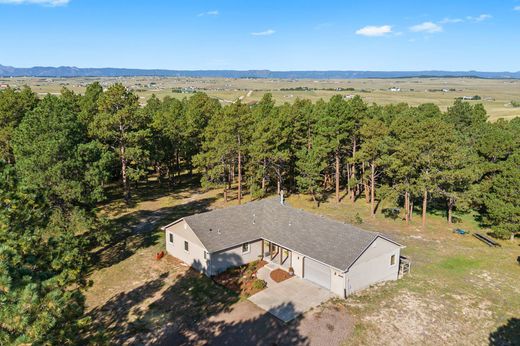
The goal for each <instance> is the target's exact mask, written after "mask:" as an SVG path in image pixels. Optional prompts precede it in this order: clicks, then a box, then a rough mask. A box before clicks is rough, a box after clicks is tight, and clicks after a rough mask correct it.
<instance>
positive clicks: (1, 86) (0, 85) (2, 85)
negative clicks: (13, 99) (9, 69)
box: [0, 84, 9, 89]
mask: <svg viewBox="0 0 520 346" xmlns="http://www.w3.org/2000/svg"><path fill="white" fill-rule="evenodd" d="M7 88H9V84H0V89H7Z"/></svg>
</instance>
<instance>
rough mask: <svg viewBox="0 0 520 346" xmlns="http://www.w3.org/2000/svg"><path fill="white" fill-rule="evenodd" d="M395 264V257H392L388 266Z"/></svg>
mask: <svg viewBox="0 0 520 346" xmlns="http://www.w3.org/2000/svg"><path fill="white" fill-rule="evenodd" d="M394 264H395V255H392V257H390V265H391V266H393V265H394Z"/></svg>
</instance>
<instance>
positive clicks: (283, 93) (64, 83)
mask: <svg viewBox="0 0 520 346" xmlns="http://www.w3.org/2000/svg"><path fill="white" fill-rule="evenodd" d="M96 80H97V81H99V82H100V83H101V84H102V85H103V86H108V85H110V84H113V83H116V82H121V83H123V84H124V85H126V86H127V87H129V88H131V89H133V90H134V91H135V92H137V94H138V95H139V96H140V97H141V102H143V103H144V102H145V101H146V99H147V98H149V97H150V96H151V95H152V94H155V95H157V96H158V97H160V98H162V97H164V96H167V95H169V96H172V97H178V98H183V97H187V96H188V97H189V95H190V92H193V91H203V92H206V93H207V94H209V95H210V96H213V97H216V98H218V99H219V100H220V101H221V102H222V103H223V104H226V103H230V102H234V101H235V100H237V99H242V100H243V101H244V102H252V101H257V100H259V99H260V98H261V97H262V95H263V94H264V93H266V92H270V93H272V94H273V96H274V98H275V100H276V101H277V102H278V103H283V102H293V101H294V100H295V99H296V98H297V97H300V98H308V99H311V100H313V101H316V100H318V99H320V98H323V99H328V98H330V97H331V96H332V95H335V94H342V95H344V96H348V95H360V96H362V97H363V98H364V99H365V100H366V101H367V102H370V103H372V102H376V103H378V104H388V103H398V102H406V103H409V104H410V105H419V104H421V103H426V102H432V103H435V104H437V105H438V106H439V107H440V108H441V109H443V110H445V109H446V108H447V107H448V106H450V105H451V104H452V103H453V101H454V99H455V98H457V97H463V96H474V95H478V96H480V97H481V98H482V99H481V100H480V101H470V102H481V103H483V104H484V105H485V107H486V109H487V111H488V114H489V115H490V119H491V120H492V121H493V120H496V119H499V118H506V119H510V118H513V117H516V116H519V115H520V108H514V107H512V106H511V104H510V103H511V101H518V102H520V80H502V79H476V78H402V79H350V80H287V79H246V78H244V79H226V78H172V77H168V78H166V77H164V78H161V77H118V78H108V77H104V78H3V79H0V84H9V85H11V86H13V87H20V86H22V85H29V86H30V87H31V88H33V90H35V91H36V92H38V93H41V94H46V93H58V92H59V91H60V89H61V88H62V87H67V88H69V89H72V90H74V91H75V92H78V93H82V92H84V90H85V87H86V85H88V84H89V83H92V82H94V81H96ZM392 88H394V90H397V89H399V91H391V89H392ZM302 89H303V90H302ZM443 90H444V91H443ZM174 91H175V92H174Z"/></svg>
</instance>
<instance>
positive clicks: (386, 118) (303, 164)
mask: <svg viewBox="0 0 520 346" xmlns="http://www.w3.org/2000/svg"><path fill="white" fill-rule="evenodd" d="M0 161H1V163H0V344H23V343H36V344H39V343H40V344H41V343H49V344H74V343H78V342H80V340H79V338H80V335H82V333H80V332H79V331H80V330H85V328H88V325H89V324H90V323H91V320H90V318H89V317H88V316H85V314H84V309H85V306H84V296H83V293H82V292H83V291H82V290H83V288H85V287H86V286H88V285H89V282H88V280H87V278H88V273H89V271H91V270H92V268H93V267H95V265H96V263H95V261H96V256H93V255H92V254H93V251H94V249H96V248H99V247H102V246H104V245H105V244H107V243H109V242H113V241H115V240H117V237H118V234H117V233H114V232H113V231H111V228H110V223H108V221H106V220H104V219H103V218H102V217H100V215H99V213H98V209H97V207H98V206H99V205H100V203H101V202H103V201H104V200H106V199H107V198H109V197H110V196H109V191H110V189H109V187H111V186H114V185H121V186H122V188H123V191H124V200H125V203H126V204H127V206H128V207H131V206H132V205H133V203H135V196H133V194H132V192H133V191H136V190H137V188H138V187H139V184H145V183H148V180H149V178H150V177H151V176H154V177H157V184H158V186H159V188H160V189H169V188H174V187H177V186H179V185H180V184H186V182H188V183H189V184H195V185H198V184H199V182H198V179H197V177H198V176H199V175H200V184H201V185H202V188H203V189H209V188H216V189H220V190H221V192H222V196H223V200H224V201H226V202H228V201H231V200H233V201H236V202H237V203H241V202H242V201H243V199H244V196H246V195H247V198H248V199H251V198H261V197H264V196H267V195H269V194H274V193H280V192H281V191H282V190H283V191H284V192H285V193H286V194H289V195H290V194H296V193H299V194H303V195H308V196H309V198H311V199H312V200H313V202H314V203H315V205H316V206H319V205H320V204H321V203H323V202H324V201H328V200H331V201H332V203H340V202H342V201H343V200H348V201H351V202H353V203H354V202H355V201H356V200H359V199H364V200H365V201H366V208H368V210H369V213H370V216H371V217H375V215H376V212H377V211H378V210H379V211H380V212H384V213H385V215H388V216H389V217H396V218H401V217H402V218H404V219H405V220H406V222H410V221H411V218H412V217H414V212H415V214H417V213H418V212H419V213H420V215H421V216H422V218H421V221H422V226H423V227H426V226H427V224H428V215H430V214H432V213H444V215H445V218H446V222H447V223H454V222H457V219H458V218H459V217H462V216H465V215H472V216H474V217H475V218H476V219H477V222H479V223H480V225H481V226H482V227H485V228H486V229H488V231H489V233H490V234H492V235H493V236H495V237H497V238H511V239H512V238H513V237H514V236H515V235H516V234H518V233H519V232H520V228H519V225H520V198H519V197H518V196H519V195H520V190H519V189H520V170H519V167H520V119H519V118H514V119H512V120H509V121H505V120H498V121H496V122H493V123H491V122H488V121H487V116H486V111H485V109H484V107H483V106H482V105H480V104H474V103H467V102H464V101H461V100H457V101H455V102H454V104H453V105H452V106H451V107H449V108H448V110H447V111H445V112H442V111H441V110H440V109H439V108H438V107H437V106H435V105H433V104H422V105H419V106H415V107H412V106H409V105H407V104H404V103H400V104H390V105H385V106H380V105H376V104H367V103H366V102H364V101H363V99H362V98H360V97H359V96H356V97H353V98H349V99H347V98H344V97H343V96H340V95H336V96H333V97H332V98H330V99H329V100H318V101H317V102H314V103H313V102H311V101H310V100H306V99H298V100H295V101H294V102H293V103H291V104H289V103H284V104H281V105H275V102H274V100H273V98H272V96H271V95H270V94H265V95H264V96H263V97H262V98H261V100H260V101H258V102H256V103H253V104H245V103H242V102H240V100H238V101H237V102H234V103H231V104H228V105H226V106H222V105H221V103H219V102H218V100H216V99H214V98H211V97H209V96H207V95H206V94H204V93H194V94H193V95H191V96H190V97H187V98H184V99H182V100H179V99H176V98H172V97H165V98H163V99H162V100H160V99H158V98H156V97H151V98H150V99H149V100H148V101H147V102H146V104H145V105H144V106H142V105H140V104H139V102H138V97H137V96H136V95H135V94H134V93H133V92H131V91H129V90H128V89H127V88H125V87H124V86H123V85H121V84H114V85H112V86H110V87H108V88H107V89H105V90H104V89H103V87H101V85H100V84H99V83H93V84H91V85H89V86H88V87H87V89H86V91H85V93H84V94H83V95H79V94H75V93H73V92H71V91H70V90H67V89H63V90H62V91H61V94H60V95H47V96H44V97H41V98H39V97H37V95H36V94H35V93H33V92H32V91H31V90H30V89H29V88H23V89H21V90H13V89H10V88H7V89H5V90H2V91H0ZM189 176H191V177H192V178H191V179H189V178H187V177H189ZM183 179H184V180H183ZM228 203H230V202H228ZM384 206H387V207H386V208H385V207H384Z"/></svg>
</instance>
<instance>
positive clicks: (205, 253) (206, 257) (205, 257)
mask: <svg viewBox="0 0 520 346" xmlns="http://www.w3.org/2000/svg"><path fill="white" fill-rule="evenodd" d="M204 259H205V260H207V259H208V253H207V252H206V251H204Z"/></svg>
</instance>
